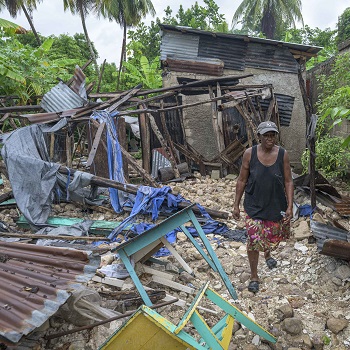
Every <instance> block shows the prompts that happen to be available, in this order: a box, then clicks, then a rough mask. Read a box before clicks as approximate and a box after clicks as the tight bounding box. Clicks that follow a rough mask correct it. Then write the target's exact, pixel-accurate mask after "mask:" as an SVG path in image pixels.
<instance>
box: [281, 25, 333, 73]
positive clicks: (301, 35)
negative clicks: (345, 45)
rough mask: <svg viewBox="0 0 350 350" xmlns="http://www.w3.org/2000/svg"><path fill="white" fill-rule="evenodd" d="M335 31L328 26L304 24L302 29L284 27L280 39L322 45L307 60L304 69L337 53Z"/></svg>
mask: <svg viewBox="0 0 350 350" xmlns="http://www.w3.org/2000/svg"><path fill="white" fill-rule="evenodd" d="M336 33H337V31H336V30H331V29H330V28H326V29H325V30H321V29H320V28H318V27H316V28H314V29H312V28H310V27H309V26H308V25H305V26H304V27H303V28H302V29H293V28H289V29H285V30H284V31H283V32H282V35H283V37H281V38H280V40H283V41H286V42H293V43H297V44H303V45H312V46H320V47H323V49H322V50H321V51H320V52H319V53H318V54H317V57H313V58H311V59H310V60H308V61H307V63H306V69H311V68H312V67H314V66H315V65H316V64H318V63H321V62H323V61H326V60H328V59H329V58H331V57H333V56H334V55H335V54H336V53H337V45H336Z"/></svg>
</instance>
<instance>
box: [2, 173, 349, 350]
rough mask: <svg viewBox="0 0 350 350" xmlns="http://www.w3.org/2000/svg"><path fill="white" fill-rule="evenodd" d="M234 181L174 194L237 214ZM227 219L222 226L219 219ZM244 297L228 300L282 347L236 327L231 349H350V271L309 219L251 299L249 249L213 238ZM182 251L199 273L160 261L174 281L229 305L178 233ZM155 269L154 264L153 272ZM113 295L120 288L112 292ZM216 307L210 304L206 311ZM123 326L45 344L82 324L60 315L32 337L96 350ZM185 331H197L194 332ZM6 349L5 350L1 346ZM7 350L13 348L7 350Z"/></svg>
mask: <svg viewBox="0 0 350 350" xmlns="http://www.w3.org/2000/svg"><path fill="white" fill-rule="evenodd" d="M4 182H5V188H4V191H6V190H9V183H8V181H7V180H5V181H4ZM235 184H236V181H235V179H234V178H233V179H232V176H230V178H226V179H225V178H222V179H212V178H210V176H206V177H202V176H201V175H199V174H195V178H194V179H189V180H186V181H184V182H182V183H175V182H174V183H170V186H171V187H172V190H173V192H175V193H176V192H181V194H182V195H183V196H184V197H185V198H187V199H189V200H191V201H193V202H198V203H200V204H202V205H205V206H207V207H208V208H211V209H214V210H221V211H231V208H232V206H233V200H234V192H235ZM337 187H338V188H339V191H340V192H341V193H344V194H347V190H346V188H345V187H343V186H342V184H341V183H338V184H337ZM297 198H298V201H299V202H298V203H299V204H304V203H307V201H308V199H307V198H306V197H303V196H302V195H301V194H298V196H297ZM318 208H320V209H321V210H322V214H320V215H319V216H320V217H321V218H323V216H324V215H325V214H324V213H327V215H328V217H329V216H334V217H337V219H338V220H340V222H341V224H342V225H343V226H344V227H350V221H349V218H344V217H339V216H338V215H337V213H336V212H333V211H332V210H329V208H327V207H324V206H322V205H319V204H318ZM52 209H53V210H52V214H53V215H60V216H67V217H84V218H89V219H92V220H118V221H121V220H122V219H123V218H125V217H127V216H128V214H127V213H126V214H123V215H120V216H118V215H117V214H115V213H113V211H109V210H108V211H107V210H106V211H103V210H101V211H97V210H96V211H93V212H91V213H88V212H84V211H82V209H81V207H79V206H75V205H72V204H66V203H61V204H57V205H54V206H53V208H52ZM17 215H18V213H17V211H16V209H4V210H2V211H1V212H0V220H1V221H3V222H4V223H6V224H7V225H9V227H11V228H13V229H14V230H18V227H17V226H16V224H15V222H14V220H13V218H14V217H16V216H17ZM221 221H223V220H221ZM223 222H224V221H223ZM225 223H226V224H227V225H228V227H229V228H230V229H242V228H244V222H243V220H240V221H238V222H236V221H235V220H233V219H232V216H230V217H229V219H228V220H226V221H225ZM207 237H208V238H209V240H210V241H211V243H212V246H213V248H214V250H215V253H216V254H217V256H218V258H219V259H220V261H221V264H222V266H223V267H224V269H225V272H226V273H227V274H228V276H229V278H230V280H231V281H232V284H233V286H234V288H235V289H236V291H237V293H238V300H236V301H234V300H232V299H231V300H230V301H231V302H234V303H235V305H236V306H237V307H239V308H240V309H242V310H244V311H246V312H247V313H249V316H250V317H251V318H253V319H254V320H255V321H257V322H258V323H259V324H260V325H261V326H263V327H264V328H265V329H267V330H269V331H270V332H271V333H272V334H273V335H275V336H276V337H278V341H277V343H276V344H274V345H273V344H268V343H265V342H263V341H262V340H261V339H260V338H259V337H258V336H256V335H255V334H253V333H252V332H250V331H249V330H248V329H245V328H242V327H241V326H240V325H239V324H238V323H236V324H235V326H234V330H233V333H234V334H233V337H232V340H231V344H230V347H229V349H231V350H234V349H244V350H247V349H248V350H255V349H258V350H268V349H278V350H293V349H325V350H327V349H332V350H346V349H349V348H350V327H349V321H350V307H349V305H350V266H349V263H348V262H346V261H343V260H340V259H336V258H333V257H329V256H324V255H320V254H319V253H318V251H317V247H316V244H315V242H314V240H313V239H312V235H311V233H310V228H309V219H308V218H304V217H301V218H299V219H297V220H296V221H295V222H294V223H293V227H292V238H291V239H290V240H289V241H288V242H286V243H282V244H281V245H280V246H279V247H278V248H277V250H276V251H275V252H274V253H273V256H274V257H275V258H276V259H277V260H278V265H277V268H276V269H274V270H270V269H268V267H267V266H266V265H265V263H264V261H263V259H262V256H261V257H260V261H259V272H260V278H261V282H262V283H261V286H260V292H259V293H257V294H255V295H254V294H252V293H250V292H249V291H248V290H247V285H248V283H249V271H250V270H249V266H248V260H247V254H246V250H245V244H244V243H241V242H236V241H230V240H228V239H226V238H224V237H222V236H220V235H213V234H209V235H207ZM176 250H177V251H178V252H179V253H180V255H181V256H182V257H183V259H184V260H185V261H186V262H188V263H189V265H190V266H191V267H192V268H193V269H194V271H195V277H193V276H191V275H189V274H188V273H186V272H182V273H178V269H179V267H180V266H177V261H176V260H175V259H173V257H172V256H167V257H162V258H161V259H162V260H164V261H165V262H166V263H167V264H166V265H165V267H164V269H165V271H167V272H169V271H170V273H173V274H174V275H175V276H176V277H175V281H177V282H179V283H182V284H184V285H190V286H192V287H194V288H196V289H198V288H200V287H201V286H202V284H203V283H204V282H205V281H207V280H210V282H211V287H212V288H213V289H214V290H216V291H217V292H219V293H220V294H221V295H222V296H223V297H225V298H226V299H228V300H229V299H230V296H229V294H228V292H227V289H226V288H225V285H224V284H223V283H222V282H221V281H220V279H219V276H218V275H217V274H216V273H214V272H212V271H211V270H210V269H209V266H208V265H207V264H206V263H205V261H204V260H203V258H202V256H201V255H200V254H199V253H198V252H197V251H196V249H194V248H193V246H192V244H190V242H189V241H188V240H187V239H186V236H185V235H183V234H179V235H178V237H177V242H176ZM103 260H104V264H108V263H110V262H111V259H110V256H109V257H108V256H107V257H106V258H104V259H103ZM152 267H153V266H152ZM141 280H142V282H143V283H144V285H147V286H149V287H152V286H153V285H152V281H151V280H150V279H148V278H147V274H144V275H142V277H141ZM87 287H88V288H90V289H93V290H96V291H98V292H101V291H110V290H112V289H113V288H112V287H110V286H108V285H104V284H101V283H96V282H93V281H90V282H89V283H88V286H87ZM125 288H126V289H129V288H130V289H132V288H134V286H133V283H132V281H131V279H130V278H127V279H126V280H125V284H124V286H123V289H125ZM162 289H163V290H166V291H168V292H169V294H171V295H173V296H176V297H179V298H181V299H184V300H186V301H187V302H191V301H192V299H193V295H189V294H187V293H186V292H183V291H181V292H175V291H174V290H171V289H168V288H167V287H164V288H162ZM114 290H115V289H114ZM111 305H113V302H112V301H111V300H107V299H104V300H102V302H101V305H100V306H101V307H106V308H108V307H111ZM203 306H206V307H208V308H210V305H203ZM159 312H160V313H161V314H162V315H163V316H165V317H167V318H168V319H171V320H172V322H173V323H174V324H176V323H177V322H178V321H179V320H180V319H181V317H182V315H183V313H184V308H182V307H179V306H176V305H171V306H167V307H164V308H162V309H161V310H159ZM201 312H203V315H204V317H205V318H206V320H207V322H208V324H214V323H215V317H216V316H215V315H212V314H210V313H207V312H205V311H201ZM122 322H123V320H118V321H114V322H112V323H111V324H109V325H107V326H99V327H96V328H93V329H92V330H85V331H82V332H79V333H74V334H71V335H65V336H63V337H60V338H56V339H52V340H45V339H44V335H45V334H52V333H57V332H61V331H64V330H69V329H73V328H75V327H76V326H75V325H74V324H70V323H68V322H66V321H64V317H62V314H61V315H60V313H58V314H57V315H55V316H53V317H51V318H50V319H49V320H48V321H47V322H46V323H45V324H44V325H43V326H42V327H41V328H40V329H38V330H37V332H35V334H34V335H32V337H33V338H35V339H36V340H37V343H36V345H35V347H32V348H33V349H53V350H58V349H62V350H63V349H66V350H78V349H96V348H98V346H99V345H100V344H101V343H102V342H103V341H104V340H105V339H106V338H107V337H108V336H109V335H110V334H111V333H113V332H114V331H115V329H116V328H117V327H118V326H119V325H121V324H122ZM186 327H187V328H188V329H186V331H191V329H190V328H189V326H186ZM1 349H6V347H3V348H1ZM8 349H12V348H11V347H9V348H8Z"/></svg>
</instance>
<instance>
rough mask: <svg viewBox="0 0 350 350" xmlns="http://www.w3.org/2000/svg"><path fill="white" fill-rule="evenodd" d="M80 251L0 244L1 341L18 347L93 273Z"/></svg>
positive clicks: (22, 244)
mask: <svg viewBox="0 0 350 350" xmlns="http://www.w3.org/2000/svg"><path fill="white" fill-rule="evenodd" d="M97 266H98V262H97V261H96V262H94V261H90V260H89V258H88V256H87V254H86V253H85V252H83V251H78V250H74V249H67V248H55V247H46V246H37V245H34V244H25V243H9V242H0V286H1V293H0V338H1V337H3V338H4V339H6V340H7V341H10V342H12V343H17V342H18V341H19V340H20V339H21V337H22V336H23V335H27V334H29V333H30V332H31V331H33V330H34V329H36V328H37V327H39V326H41V325H42V324H43V323H44V322H45V321H46V320H47V319H48V318H49V317H50V316H52V315H53V314H54V313H55V312H56V311H57V310H58V309H59V307H60V306H61V305H62V304H63V303H65V302H66V300H67V299H68V298H69V296H70V291H72V290H75V289H80V288H82V287H83V283H85V282H87V281H88V280H89V279H90V278H91V277H92V276H93V275H94V273H95V271H96V268H97Z"/></svg>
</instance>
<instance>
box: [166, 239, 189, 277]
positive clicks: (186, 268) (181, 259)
mask: <svg viewBox="0 0 350 350" xmlns="http://www.w3.org/2000/svg"><path fill="white" fill-rule="evenodd" d="M160 240H161V241H162V243H163V244H164V246H165V247H166V248H168V250H169V251H170V253H171V254H172V255H173V256H174V257H175V259H176V260H177V261H178V262H179V263H180V264H181V266H182V267H183V268H184V270H185V271H186V272H188V273H189V274H190V275H192V274H193V270H192V269H191V268H190V267H189V266H188V265H187V263H186V261H185V260H184V259H183V258H182V256H181V255H180V254H179V253H178V252H177V250H176V249H175V248H174V247H173V246H172V245H171V244H170V243H169V242H168V240H167V239H166V238H165V237H162V238H161V239H160Z"/></svg>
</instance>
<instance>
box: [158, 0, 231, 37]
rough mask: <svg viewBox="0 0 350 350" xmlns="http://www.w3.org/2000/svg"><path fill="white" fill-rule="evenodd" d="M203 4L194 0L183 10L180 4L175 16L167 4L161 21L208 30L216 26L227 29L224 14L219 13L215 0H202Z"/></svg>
mask: <svg viewBox="0 0 350 350" xmlns="http://www.w3.org/2000/svg"><path fill="white" fill-rule="evenodd" d="M204 4H205V6H199V5H198V2H197V1H196V2H195V4H194V5H192V6H191V7H190V8H188V9H187V10H184V8H183V6H182V5H180V7H179V10H178V12H177V14H176V15H175V17H173V16H172V10H171V8H170V6H168V7H167V8H166V9H165V17H164V18H163V23H165V24H171V25H178V26H187V27H191V28H195V29H202V30H210V31H218V28H220V29H225V28H227V29H228V25H227V22H226V21H225V15H224V14H221V13H219V10H220V8H219V6H218V5H217V4H216V3H215V1H214V0H204ZM227 31H228V30H227Z"/></svg>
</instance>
